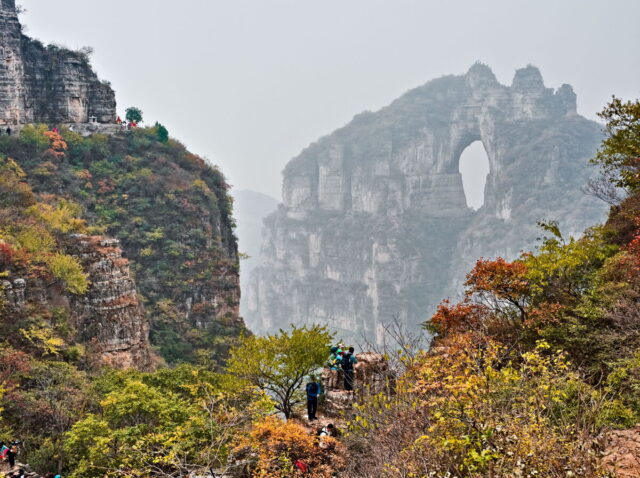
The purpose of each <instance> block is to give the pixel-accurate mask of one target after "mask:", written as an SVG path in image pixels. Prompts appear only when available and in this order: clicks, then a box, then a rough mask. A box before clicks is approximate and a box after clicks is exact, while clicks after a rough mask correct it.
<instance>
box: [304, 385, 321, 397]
mask: <svg viewBox="0 0 640 478" xmlns="http://www.w3.org/2000/svg"><path fill="white" fill-rule="evenodd" d="M318 392H319V390H318V384H317V383H316V382H312V383H309V384H307V395H311V396H315V395H317V394H318Z"/></svg>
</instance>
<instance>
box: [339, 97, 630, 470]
mask: <svg viewBox="0 0 640 478" xmlns="http://www.w3.org/2000/svg"><path fill="white" fill-rule="evenodd" d="M601 116H602V117H603V118H604V119H605V120H607V127H606V139H605V141H604V142H603V144H602V146H601V148H600V150H599V152H598V154H597V156H596V162H598V163H599V164H600V165H601V166H603V172H604V174H603V176H602V177H601V178H600V180H599V181H596V182H595V183H592V185H595V186H596V187H595V188H592V190H593V191H594V192H596V193H597V194H598V195H599V196H600V197H601V198H603V199H606V200H607V201H609V202H610V203H612V204H613V207H612V208H611V211H610V214H609V217H608V219H607V221H606V223H605V224H604V225H602V226H594V227H593V228H591V229H589V230H587V231H586V232H585V234H584V235H583V236H582V237H581V238H580V239H575V238H573V237H566V236H563V234H562V232H561V231H560V229H559V228H558V225H557V223H553V222H547V223H543V224H541V227H542V231H541V235H544V236H546V237H544V238H543V239H542V240H541V242H540V243H539V246H538V248H537V250H536V251H535V252H533V253H525V254H522V255H521V257H520V258H519V259H517V260H515V261H507V260H504V259H502V258H491V259H479V260H478V261H477V263H476V265H475V267H474V268H473V269H472V270H471V271H470V272H469V274H468V275H467V278H466V282H465V294H464V296H463V298H462V300H460V301H458V302H456V303H452V302H449V301H444V302H442V303H441V304H440V306H439V307H438V310H437V312H436V313H435V314H434V315H433V317H432V318H431V319H430V320H429V321H428V322H427V323H426V324H425V326H426V327H427V328H428V329H429V330H430V331H431V332H433V333H435V334H436V338H435V341H434V343H433V346H432V348H431V350H430V351H429V352H428V353H423V354H417V355H413V354H411V353H409V354H408V355H407V354H405V355H404V360H405V362H404V363H405V364H407V365H408V367H407V369H406V371H405V373H404V375H403V376H402V377H401V378H400V380H399V381H398V386H397V388H396V392H397V393H396V395H394V396H385V397H378V398H376V399H375V400H371V399H369V400H362V401H361V402H360V403H359V405H358V408H357V410H358V413H357V416H356V419H355V420H354V421H352V422H351V429H352V433H351V435H350V437H349V438H348V443H349V444H350V447H349V448H350V450H351V451H352V455H351V457H350V458H351V460H350V465H351V466H350V469H351V471H353V473H354V475H356V476H361V477H367V478H368V477H371V478H373V477H378V476H393V477H400V476H464V477H493V476H496V477H497V476H545V477H567V476H573V477H578V476H580V477H605V476H606V477H610V476H618V477H627V476H629V477H630V476H639V475H640V467H638V466H637V463H638V459H639V458H640V457H639V456H637V455H634V452H636V451H634V450H633V449H632V448H625V449H621V448H620V447H619V446H618V447H617V445H615V443H616V440H611V439H608V438H607V437H608V436H612V434H609V433H608V431H609V430H610V429H611V428H619V429H628V430H626V431H625V432H624V433H616V434H613V435H615V436H624V437H626V438H627V439H628V442H627V443H632V442H634V441H635V442H637V441H638V440H640V434H639V432H638V429H637V428H633V427H634V426H635V425H637V424H638V422H640V394H639V393H638V390H639V384H640V308H639V306H638V298H639V297H640V179H639V178H640V174H639V172H640V168H639V164H640V102H635V103H631V102H629V103H622V102H621V101H619V100H617V99H614V101H613V102H612V103H611V104H610V105H608V106H607V108H606V109H605V110H604V112H603V113H602V114H601ZM616 187H619V188H623V189H624V190H625V191H626V193H627V197H626V199H624V200H622V201H619V200H617V197H618V195H619V194H620V192H621V190H620V189H616ZM623 441H624V440H620V439H618V440H617V443H620V442H623ZM603 456H604V458H603ZM634 463H635V464H634ZM358 470H360V471H358ZM362 470H366V471H365V472H363V471H362Z"/></svg>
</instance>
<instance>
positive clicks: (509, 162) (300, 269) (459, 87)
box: [246, 64, 605, 339]
mask: <svg viewBox="0 0 640 478" xmlns="http://www.w3.org/2000/svg"><path fill="white" fill-rule="evenodd" d="M477 140H479V141H481V142H482V144H483V146H484V148H485V150H486V152H487V156H488V159H489V163H490V173H489V175H488V177H487V182H486V187H485V203H484V206H483V207H482V208H481V209H479V210H478V211H474V210H472V209H470V208H468V207H467V204H466V200H465V194H464V189H463V185H462V181H461V176H460V173H459V167H458V163H459V159H460V155H461V153H462V152H463V150H464V149H465V148H466V147H467V146H468V145H470V144H471V143H472V142H474V141H477ZM599 140H600V131H599V126H598V125H597V124H596V123H594V122H592V121H588V120H586V119H585V118H583V117H581V116H579V115H577V113H576V95H575V94H574V92H573V90H572V88H571V87H570V86H569V85H563V86H562V87H560V88H559V89H558V90H557V91H554V90H552V89H550V88H546V87H545V85H544V83H543V79H542V76H541V74H540V72H539V71H538V69H537V68H535V67H532V66H528V67H526V68H523V69H521V70H518V71H517V72H516V75H515V77H514V79H513V83H512V85H511V86H505V85H502V84H500V83H499V82H498V81H497V80H496V78H495V76H494V74H493V73H492V71H491V70H490V69H489V68H488V67H487V66H485V65H482V64H476V65H474V66H473V67H472V68H471V69H470V70H469V71H468V72H467V73H466V74H465V75H462V76H446V77H443V78H439V79H436V80H433V81H431V82H429V83H427V84H425V85H424V86H421V87H419V88H416V89H414V90H412V91H409V92H408V93H406V94H405V95H403V96H402V97H401V98H399V99H398V100H396V101H394V102H393V103H392V104H390V105H389V106H387V107H385V108H383V109H381V110H380V111H378V112H375V113H371V112H365V113H362V114H360V115H357V116H356V117H355V118H354V119H353V120H352V121H351V122H350V123H349V124H348V125H346V126H345V127H343V128H340V129H338V130H337V131H335V132H334V133H332V134H331V135H329V136H326V137H323V138H321V139H320V140H319V141H317V142H316V143H313V144H312V145H310V146H309V147H308V148H307V149H305V150H304V151H303V152H302V153H301V154H300V155H299V156H298V157H297V158H295V159H293V160H292V161H291V162H290V163H289V164H288V165H287V166H286V168H285V171H284V182H283V201H284V202H283V204H282V205H281V206H280V207H279V209H278V211H277V212H275V213H273V214H272V215H271V216H269V217H268V218H267V219H266V220H265V229H264V237H263V249H262V253H261V254H262V264H261V266H260V267H259V268H258V269H256V271H255V273H254V274H253V276H252V278H251V281H250V289H249V291H248V299H247V300H248V304H249V313H248V314H247V317H246V318H247V320H248V324H249V326H250V327H252V328H254V329H256V330H263V331H264V330H267V331H269V330H274V329H276V328H278V327H280V326H282V325H285V324H287V323H290V322H294V323H305V322H321V323H326V324H329V325H330V326H331V327H332V328H334V329H335V330H336V331H338V333H339V334H340V335H342V336H344V337H351V338H355V339H357V338H359V337H360V335H361V334H365V335H367V336H369V337H375V336H376V334H378V333H379V332H380V324H381V323H384V322H386V321H389V320H390V319H391V318H392V317H394V316H395V317H397V318H398V319H400V320H401V321H402V322H404V323H407V324H409V325H413V326H415V325H417V324H418V323H420V322H421V321H423V320H425V319H426V318H428V316H429V315H430V313H431V312H432V311H433V309H434V306H435V305H436V304H437V303H438V302H439V300H440V299H442V298H443V297H446V296H448V295H452V294H455V293H456V290H458V286H459V285H460V283H461V282H462V280H463V279H464V274H465V272H466V271H467V270H468V269H469V267H470V265H471V264H472V263H473V262H474V261H475V259H477V258H478V257H480V256H495V255H505V256H507V257H510V258H512V257H514V256H515V255H517V254H518V252H519V251H520V250H522V249H527V248H531V247H533V246H534V244H535V239H536V237H537V235H538V234H537V232H538V231H537V230H536V226H535V222H536V221H537V220H540V219H552V220H559V221H560V224H561V227H562V230H563V232H565V233H579V232H580V231H582V229H583V228H585V227H587V226H590V225H592V224H593V223H595V222H597V221H599V220H601V219H602V218H603V215H604V212H605V208H604V207H603V206H602V205H601V204H598V203H597V202H596V201H595V200H594V199H592V198H589V197H587V196H585V195H584V194H583V193H582V192H581V188H582V187H583V185H584V184H585V182H586V180H587V178H588V177H589V175H590V174H592V171H590V170H589V167H588V158H589V157H591V156H592V154H593V153H594V151H595V148H596V147H597V144H598V143H599Z"/></svg>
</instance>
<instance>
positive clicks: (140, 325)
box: [0, 235, 153, 370]
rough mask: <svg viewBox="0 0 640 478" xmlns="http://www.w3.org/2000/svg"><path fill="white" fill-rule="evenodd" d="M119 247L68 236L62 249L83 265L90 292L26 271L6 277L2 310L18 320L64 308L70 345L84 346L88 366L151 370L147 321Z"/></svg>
mask: <svg viewBox="0 0 640 478" xmlns="http://www.w3.org/2000/svg"><path fill="white" fill-rule="evenodd" d="M119 244H120V243H119V241H118V240H116V239H111V238H106V237H103V236H86V235H74V236H71V237H70V238H68V239H67V244H66V249H67V252H68V253H69V254H71V255H72V256H74V257H76V258H78V260H79V261H80V263H81V264H82V266H83V269H84V271H85V272H86V273H87V275H88V279H89V281H90V286H89V290H88V291H87V292H86V293H84V294H82V295H75V294H70V293H68V292H67V291H66V290H65V289H64V288H62V287H61V286H60V284H59V283H58V282H55V281H54V282H50V283H49V282H47V281H43V280H42V279H34V278H32V277H30V274H29V273H26V274H25V277H26V278H20V277H10V280H4V281H2V282H1V283H0V290H1V291H2V292H3V296H4V299H5V300H4V302H5V303H4V307H5V309H4V312H5V313H8V314H9V315H12V316H13V318H14V320H17V319H18V318H19V317H21V316H22V315H31V314H36V315H37V314H38V312H37V311H38V310H40V309H43V310H44V309H48V310H56V309H57V310H64V311H65V312H64V315H65V316H68V317H69V318H70V323H69V329H70V331H71V334H70V336H69V342H70V343H80V344H83V345H84V346H85V347H86V348H87V352H88V353H87V358H88V360H89V363H88V364H87V365H89V366H91V367H94V366H96V365H97V366H100V365H108V366H110V367H113V368H121V369H126V368H136V369H138V370H149V369H151V368H152V367H153V353H152V351H151V345H150V344H149V322H148V320H147V318H146V317H145V314H144V312H143V310H142V306H141V304H140V302H139V300H138V293H137V291H136V287H135V283H134V281H133V279H132V277H131V275H130V273H129V263H128V261H127V259H125V258H123V257H122V250H121V249H120V247H119ZM25 272H26V271H25Z"/></svg>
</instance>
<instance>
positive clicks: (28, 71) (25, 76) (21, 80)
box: [0, 0, 116, 125]
mask: <svg viewBox="0 0 640 478" xmlns="http://www.w3.org/2000/svg"><path fill="white" fill-rule="evenodd" d="M115 109H116V101H115V94H114V92H113V90H112V89H111V87H110V86H109V85H108V84H106V83H103V82H101V81H100V80H98V78H97V76H96V74H95V73H94V72H93V70H92V69H91V66H90V65H89V63H88V61H87V57H86V55H85V54H83V53H80V52H73V51H69V50H65V49H63V48H58V47H56V46H53V45H50V46H48V47H45V46H43V45H42V44H41V43H40V42H38V41H35V40H32V39H31V38H29V37H27V36H25V35H23V34H22V27H21V25H20V22H19V21H18V15H17V12H16V6H15V0H1V1H0V124H10V125H11V124H25V123H86V122H87V121H88V120H89V117H91V116H95V117H96V118H97V120H98V121H99V122H102V123H109V122H113V121H114V120H115Z"/></svg>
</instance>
